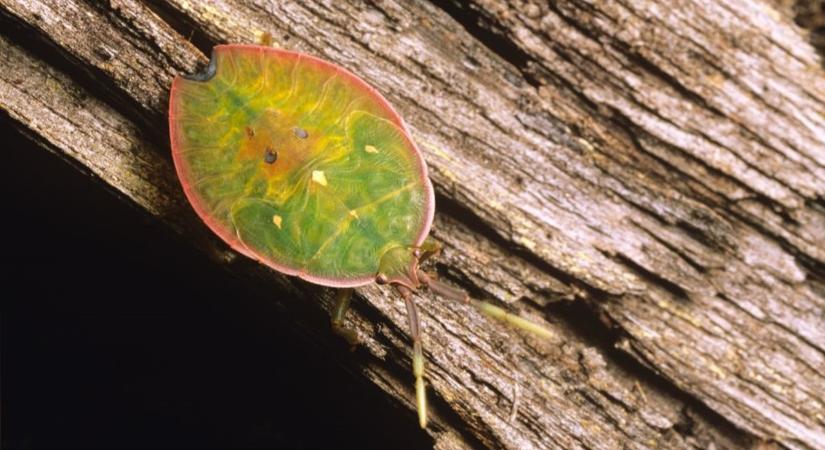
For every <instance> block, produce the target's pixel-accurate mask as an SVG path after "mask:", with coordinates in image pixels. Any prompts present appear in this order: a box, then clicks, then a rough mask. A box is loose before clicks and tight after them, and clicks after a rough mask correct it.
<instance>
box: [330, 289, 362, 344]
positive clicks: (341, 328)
mask: <svg viewBox="0 0 825 450" xmlns="http://www.w3.org/2000/svg"><path fill="white" fill-rule="evenodd" d="M352 292H353V291H352V288H344V289H338V290H337V291H336V292H335V307H334V309H333V310H332V314H331V315H330V316H331V321H332V331H333V332H334V333H335V334H337V335H339V336H341V337H343V338H344V339H346V341H347V342H348V343H349V344H350V345H351V346H352V347H353V348H355V346H357V345H358V335H357V334H355V331H353V330H352V329H350V328H348V327H347V326H346V325H344V320H345V319H346V315H347V311H348V310H349V303H350V300H351V299H352Z"/></svg>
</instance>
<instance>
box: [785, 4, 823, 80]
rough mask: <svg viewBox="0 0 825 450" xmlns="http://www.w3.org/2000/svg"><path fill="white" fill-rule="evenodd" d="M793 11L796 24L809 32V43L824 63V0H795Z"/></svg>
mask: <svg viewBox="0 0 825 450" xmlns="http://www.w3.org/2000/svg"><path fill="white" fill-rule="evenodd" d="M793 12H794V15H795V17H794V20H795V21H796V24H797V25H799V26H800V27H802V28H805V29H807V30H808V32H809V33H810V40H811V45H813V46H814V48H816V50H817V52H819V57H820V58H822V63H823V65H825V0H796V1H795V2H794V6H793Z"/></svg>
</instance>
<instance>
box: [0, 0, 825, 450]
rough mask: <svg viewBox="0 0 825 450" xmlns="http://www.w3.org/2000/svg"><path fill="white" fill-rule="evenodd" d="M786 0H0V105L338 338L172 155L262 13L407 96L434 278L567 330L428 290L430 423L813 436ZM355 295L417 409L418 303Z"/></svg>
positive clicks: (451, 428) (821, 368)
mask: <svg viewBox="0 0 825 450" xmlns="http://www.w3.org/2000/svg"><path fill="white" fill-rule="evenodd" d="M782 3H783V2H779V1H774V2H771V1H768V0H678V1H674V2H660V1H658V0H613V1H597V0H559V1H551V2H537V3H532V2H530V1H529V0H528V1H525V0H507V1H502V0H468V1H458V0H455V1H451V0H439V1H434V2H432V3H430V2H425V1H422V0H415V1H413V0H410V1H407V0H372V1H363V2H361V1H351V2H340V1H337V0H328V1H317V2H315V1H307V2H301V3H296V2H277V1H271V2H265V1H261V2H257V3H252V2H249V3H247V2H244V1H240V0H210V1H208V2H201V1H190V0H157V1H153V2H150V3H149V4H145V3H141V2H139V1H130V0H111V1H109V2H98V1H95V0H89V1H87V2H84V1H81V0H75V1H70V0H40V1H38V0H0V25H1V26H2V33H0V61H2V68H3V69H2V71H0V107H2V117H3V119H4V120H6V121H9V122H11V123H13V124H14V125H15V126H16V127H19V128H20V129H21V130H22V131H23V132H24V133H25V134H26V135H27V136H29V137H31V139H33V140H34V141H36V142H37V143H38V144H40V146H42V147H43V148H44V149H46V150H48V151H50V152H52V153H54V154H55V155H57V156H59V157H63V158H67V159H69V160H70V161H73V162H75V163H76V164H75V166H76V167H77V168H78V169H79V170H82V171H85V172H87V173H88V174H89V176H90V180H99V181H102V184H103V185H104V186H108V187H110V188H111V189H113V190H114V191H116V192H117V193H119V194H120V195H121V196H122V198H123V199H124V201H127V202H131V203H133V204H134V205H137V206H138V207H139V208H140V209H141V210H144V211H145V212H146V214H147V215H148V216H152V217H156V218H157V219H158V220H159V221H160V222H161V223H163V224H164V225H165V226H167V227H168V228H169V229H172V230H174V231H175V232H176V233H179V234H180V235H181V236H183V237H184V238H185V239H186V240H188V241H190V242H191V243H192V245H193V246H195V247H196V248H198V249H200V250H202V251H203V254H204V258H209V259H211V260H212V261H213V262H214V263H215V264H217V265H220V266H222V267H225V268H226V269H227V270H229V271H231V272H233V273H235V274H236V275H237V276H238V277H241V278H242V279H244V280H246V281H247V282H248V283H249V285H250V286H251V287H253V288H257V289H268V290H270V291H271V292H281V293H286V295H280V297H284V300H279V301H283V302H284V308H285V309H286V310H289V311H292V312H293V317H294V319H293V320H294V321H295V322H296V323H297V324H298V325H299V326H300V327H305V328H306V329H307V330H308V331H307V333H309V334H311V335H313V336H315V338H316V339H317V340H318V341H319V342H322V343H324V344H323V345H329V346H332V345H333V343H334V342H335V338H334V337H333V336H332V335H331V334H330V333H329V331H328V330H318V329H317V328H318V327H317V323H316V322H315V321H313V320H309V319H306V318H305V317H304V314H302V313H301V312H302V311H325V310H327V309H329V308H330V307H331V304H332V301H333V300H332V299H333V295H332V292H331V290H329V289H322V288H318V287H315V286H312V285H310V284H308V283H304V282H301V281H299V280H295V279H291V278H289V277H285V276H282V275H279V274H277V273H275V272H273V271H271V270H268V269H266V268H265V267H263V266H260V265H258V264H256V263H254V262H253V261H250V260H247V259H246V258H244V257H241V256H240V255H238V254H236V253H235V252H233V251H231V250H229V249H228V248H227V246H226V245H224V244H223V243H222V242H220V241H219V240H218V239H217V238H216V237H214V236H212V235H211V233H209V231H208V230H207V229H206V227H205V226H204V225H203V224H202V223H201V221H200V220H199V219H198V218H197V216H196V215H195V214H194V212H193V210H192V209H191V208H190V207H189V205H188V203H187V202H186V200H185V198H184V196H183V192H182V190H181V188H180V186H179V184H178V182H177V178H176V176H175V173H174V168H173V166H172V163H171V158H170V155H169V152H170V151H169V145H168V138H167V117H166V114H167V113H166V111H167V102H168V96H169V86H170V84H171V81H172V79H173V78H174V76H175V75H176V74H186V73H193V72H195V71H197V70H199V68H201V67H203V65H204V64H205V63H206V62H207V59H208V58H207V55H208V53H209V49H210V48H211V47H212V45H215V44H218V43H225V42H244V43H252V42H257V41H258V40H259V39H260V37H261V36H262V35H263V34H264V33H270V34H271V35H272V36H273V38H274V42H275V44H274V45H276V46H279V47H283V48H289V49H294V50H298V51H302V52H307V53H310V54H313V55H316V56H319V57H321V58H324V59H326V60H329V61H332V62H334V63H336V64H339V65H341V66H344V67H346V68H348V69H349V70H351V71H353V72H354V73H356V74H358V75H359V76H361V77H363V78H364V79H365V80H366V81H367V82H369V83H370V84H372V85H373V86H375V87H376V88H377V89H378V90H379V91H381V92H382V93H383V94H385V96H387V98H388V99H389V100H390V101H391V102H392V103H393V105H394V106H395V107H396V108H397V109H398V110H399V112H400V113H401V115H402V116H403V117H404V118H405V120H406V121H407V123H408V125H409V126H410V129H411V130H412V133H413V135H414V138H415V139H416V140H417V141H418V142H419V143H420V144H421V145H420V146H421V148H422V150H423V152H424V153H425V157H426V160H427V162H428V165H429V168H430V175H431V178H432V180H433V183H434V185H435V188H436V193H437V205H438V206H437V214H436V220H435V224H434V229H433V232H432V235H433V236H434V238H435V239H436V240H438V241H440V242H441V243H442V244H443V245H444V248H445V251H444V253H443V255H442V257H441V258H440V260H439V262H438V263H437V265H436V267H435V268H436V269H437V271H438V272H439V273H440V275H441V277H442V278H444V279H446V280H448V281H449V282H451V283H454V284H456V285H459V286H461V287H463V288H465V289H467V290H468V291H470V292H471V293H472V294H473V296H475V297H477V298H484V299H487V300H490V301H492V302H494V303H497V304H506V305H507V307H508V308H510V309H511V310H513V311H515V312H518V313H519V314H521V315H523V316H525V317H528V318H530V319H531V320H534V321H537V322H540V323H542V324H543V325H544V326H546V327H547V328H548V329H549V330H551V332H552V335H553V337H552V338H551V339H547V340H542V339H540V338H537V337H535V336H532V335H529V334H526V333H523V332H521V331H518V330H514V329H511V328H508V327H507V326H505V325H502V324H500V323H497V322H494V321H491V320H490V319H488V318H486V317H484V316H482V315H481V314H479V313H478V312H476V311H475V310H472V309H469V308H468V307H466V306H464V305H459V304H455V303H451V302H447V301H444V300H441V299H439V298H436V297H434V296H432V295H431V294H430V293H428V292H422V293H420V294H419V296H418V297H417V301H418V304H419V305H420V308H421V310H422V313H421V315H422V322H423V332H424V335H425V336H424V348H425V354H426V358H427V361H428V365H427V370H428V373H427V383H428V390H429V397H430V403H431V415H432V417H431V419H432V420H431V425H430V426H429V427H428V428H427V429H426V430H425V431H422V433H427V434H429V435H430V436H431V437H432V439H433V442H434V446H435V448H439V449H457V448H497V449H499V448H502V449H544V448H558V449H574V448H588V449H619V448H622V449H623V448H633V449H637V448H638V449H641V448H651V449H653V448H668V449H681V448H717V449H719V448H763V449H765V448H788V449H825V76H823V75H825V73H823V68H822V65H821V60H820V59H819V57H818V56H817V54H816V52H815V50H814V48H813V47H812V46H811V45H810V43H809V41H808V37H807V35H806V34H805V32H804V31H803V30H802V29H801V28H799V27H798V26H797V25H795V24H794V22H793V20H792V18H791V17H788V15H786V14H783V9H782V8H784V6H782ZM227 301H231V300H227ZM349 318H350V319H349V320H350V321H351V323H352V325H353V327H354V328H355V329H356V330H357V332H358V335H359V337H360V338H361V340H362V341H363V349H364V350H365V351H366V354H368V355H369V356H368V357H367V358H365V360H364V362H363V365H362V366H360V368H361V373H360V374H359V376H360V377H361V378H362V379H363V382H364V383H368V384H370V385H373V386H374V387H375V388H376V389H378V390H381V391H382V392H384V393H385V395H386V396H387V397H389V398H391V399H394V401H395V402H397V403H398V404H400V405H403V406H404V407H406V408H408V409H409V411H410V414H409V420H411V421H412V420H415V419H414V413H413V411H414V408H415V406H414V401H413V389H412V375H411V372H410V361H409V354H410V340H409V335H408V332H407V326H406V311H405V308H404V304H403V302H402V301H400V300H399V298H397V297H396V296H395V295H393V293H392V291H391V290H390V289H388V288H386V287H379V286H375V285H373V286H369V287H366V288H363V289H358V291H357V298H356V301H355V302H354V307H353V311H352V312H351V314H350V316H349ZM331 351H332V350H331Z"/></svg>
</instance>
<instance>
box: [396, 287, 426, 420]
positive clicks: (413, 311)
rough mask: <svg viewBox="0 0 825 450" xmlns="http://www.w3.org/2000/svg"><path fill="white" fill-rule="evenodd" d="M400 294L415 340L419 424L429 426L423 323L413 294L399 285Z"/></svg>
mask: <svg viewBox="0 0 825 450" xmlns="http://www.w3.org/2000/svg"><path fill="white" fill-rule="evenodd" d="M397 289H398V292H399V293H400V294H401V297H403V298H404V303H405V304H406V306H407V320H408V321H409V322H410V335H411V336H412V340H413V358H412V368H413V375H414V376H415V402H416V408H417V409H418V424H419V425H421V428H425V427H426V426H427V393H426V391H425V389H424V351H423V350H422V348H421V321H420V319H419V317H418V308H417V307H416V306H415V303H414V302H413V299H412V292H411V291H410V290H409V289H408V288H407V287H406V286H403V285H397Z"/></svg>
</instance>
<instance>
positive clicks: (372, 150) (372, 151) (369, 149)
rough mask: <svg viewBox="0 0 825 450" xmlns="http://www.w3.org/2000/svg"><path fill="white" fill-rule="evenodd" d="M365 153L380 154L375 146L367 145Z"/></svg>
mask: <svg viewBox="0 0 825 450" xmlns="http://www.w3.org/2000/svg"><path fill="white" fill-rule="evenodd" d="M364 151H365V152H367V153H378V149H377V148H375V146H373V145H367V146H365V147H364Z"/></svg>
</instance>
